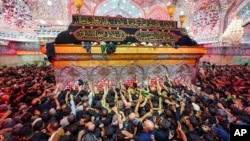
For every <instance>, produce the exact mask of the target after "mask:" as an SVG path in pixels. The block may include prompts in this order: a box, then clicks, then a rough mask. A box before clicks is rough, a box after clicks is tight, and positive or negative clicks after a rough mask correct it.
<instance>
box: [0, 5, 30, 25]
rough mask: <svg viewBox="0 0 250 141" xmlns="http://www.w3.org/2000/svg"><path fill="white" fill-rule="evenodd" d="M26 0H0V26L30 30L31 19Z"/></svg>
mask: <svg viewBox="0 0 250 141" xmlns="http://www.w3.org/2000/svg"><path fill="white" fill-rule="evenodd" d="M28 2H29V1H28V0H1V5H0V20H1V26H4V27H8V26H11V27H16V28H18V29H20V28H21V29H23V28H25V29H30V28H31V24H30V22H32V20H33V17H32V11H31V10H30V8H29V6H28Z"/></svg>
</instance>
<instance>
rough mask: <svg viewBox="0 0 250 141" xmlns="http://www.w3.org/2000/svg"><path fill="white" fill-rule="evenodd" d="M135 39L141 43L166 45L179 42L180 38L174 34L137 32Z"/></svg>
mask: <svg viewBox="0 0 250 141" xmlns="http://www.w3.org/2000/svg"><path fill="white" fill-rule="evenodd" d="M135 38H136V39H137V40H138V41H140V42H153V43H164V42H174V43H176V42H177V41H178V40H179V37H178V36H177V35H176V34H174V33H172V32H160V31H157V30H154V31H136V32H135Z"/></svg>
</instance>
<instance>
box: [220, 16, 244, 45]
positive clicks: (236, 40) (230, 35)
mask: <svg viewBox="0 0 250 141" xmlns="http://www.w3.org/2000/svg"><path fill="white" fill-rule="evenodd" d="M242 24H243V20H242V19H240V18H237V17H236V18H234V19H233V20H232V21H231V23H230V24H229V26H228V27H227V29H226V31H225V32H224V33H223V35H222V38H223V40H224V41H227V42H229V43H231V44H232V45H234V46H238V45H240V44H241V41H242V36H243V27H242Z"/></svg>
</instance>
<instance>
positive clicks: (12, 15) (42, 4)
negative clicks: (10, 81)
mask: <svg viewBox="0 0 250 141" xmlns="http://www.w3.org/2000/svg"><path fill="white" fill-rule="evenodd" d="M233 2H236V3H240V4H238V5H239V6H237V7H236V9H237V14H238V16H239V17H240V18H242V19H243V20H244V23H247V22H249V21H250V19H249V17H250V16H249V7H250V4H249V1H246V0H237V1H235V0H83V7H82V8H81V11H80V13H81V14H82V15H99V16H118V15H119V16H123V17H129V18H145V19H158V20H169V19H170V18H169V15H168V12H167V10H166V7H167V5H168V4H169V3H173V4H175V5H176V10H175V14H174V17H173V19H174V20H177V21H178V20H179V15H180V13H181V12H182V13H184V15H185V16H186V20H185V22H184V24H183V27H185V28H186V29H187V31H188V32H189V33H190V34H189V35H190V36H191V37H193V38H194V39H195V40H197V41H198V42H199V43H204V42H218V38H219V37H218V36H219V35H220V32H221V31H220V30H219V29H220V27H221V22H222V21H221V18H223V19H224V17H223V16H222V15H223V14H222V13H226V12H227V11H228V10H229V9H230V8H229V7H230V6H231V5H232V3H233ZM233 11H235V10H233ZM76 13H77V9H76V8H75V6H74V0H0V39H5V40H8V39H9V40H16V41H29V42H32V41H33V42H37V41H39V40H40V39H41V38H43V40H44V41H45V42H46V41H50V40H46V39H44V38H50V39H52V38H54V37H56V36H57V34H58V33H60V32H61V31H63V30H65V29H66V28H67V27H68V25H69V24H70V22H71V21H72V14H76ZM207 13H208V14H207ZM224 15H225V14H224ZM228 15H229V16H230V15H232V14H228ZM226 18H227V17H226ZM229 18H232V17H229ZM227 21H229V20H227ZM227 21H226V22H225V23H230V22H227ZM194 26H195V27H196V28H192V27H194ZM204 31H205V32H204ZM211 35H213V36H211Z"/></svg>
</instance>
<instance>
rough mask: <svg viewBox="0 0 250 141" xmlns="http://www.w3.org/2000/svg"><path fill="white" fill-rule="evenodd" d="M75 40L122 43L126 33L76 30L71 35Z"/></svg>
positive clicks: (101, 29) (120, 31)
mask: <svg viewBox="0 0 250 141" xmlns="http://www.w3.org/2000/svg"><path fill="white" fill-rule="evenodd" d="M73 35H74V37H75V38H76V39H77V40H91V41H117V42H119V41H124V40H125V39H126V33H125V32H124V31H122V30H111V29H104V28H96V29H83V28H82V29H77V30H76V31H74V33H73Z"/></svg>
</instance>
